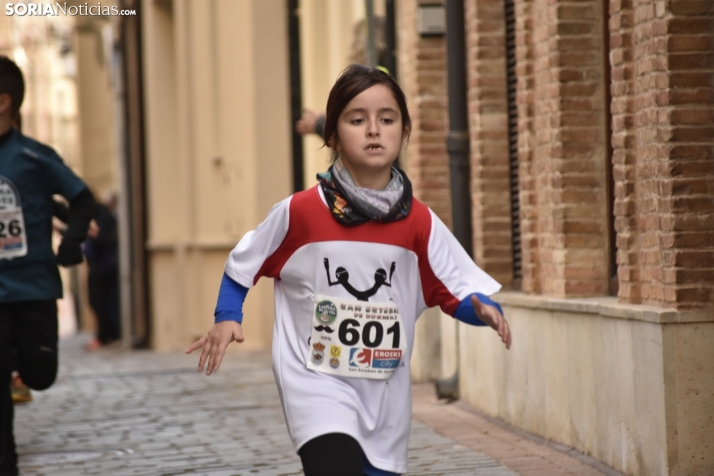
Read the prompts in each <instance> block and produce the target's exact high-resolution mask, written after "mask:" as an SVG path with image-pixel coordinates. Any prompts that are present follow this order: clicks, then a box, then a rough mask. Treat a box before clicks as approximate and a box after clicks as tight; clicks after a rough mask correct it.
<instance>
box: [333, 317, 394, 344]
mask: <svg viewBox="0 0 714 476" xmlns="http://www.w3.org/2000/svg"><path fill="white" fill-rule="evenodd" d="M360 327H361V325H360V322H359V321H358V320H356V319H345V320H344V321H342V323H341V324H340V328H339V330H338V331H337V336H338V338H339V339H340V342H342V344H344V345H350V346H351V345H356V344H357V343H358V342H359V341H360V340H361V341H362V343H363V344H364V346H365V347H369V348H374V347H379V346H380V345H381V344H382V341H383V340H384V337H385V332H384V331H385V327H386V325H385V324H383V323H382V322H379V321H370V322H368V323H367V324H365V325H364V327H362V328H361V329H360ZM386 331H387V332H386V334H387V336H390V335H391V337H392V348H393V349H398V348H399V339H400V338H401V335H400V329H399V322H395V323H394V324H393V325H392V326H391V327H389V328H388V329H386ZM387 338H389V337H387Z"/></svg>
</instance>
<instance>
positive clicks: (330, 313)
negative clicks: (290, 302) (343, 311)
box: [315, 301, 337, 325]
mask: <svg viewBox="0 0 714 476" xmlns="http://www.w3.org/2000/svg"><path fill="white" fill-rule="evenodd" d="M315 317H316V318H317V320H318V321H320V322H321V323H322V324H325V325H329V324H332V323H333V322H335V319H337V306H335V304H334V303H333V302H332V301H320V302H319V303H317V306H315Z"/></svg>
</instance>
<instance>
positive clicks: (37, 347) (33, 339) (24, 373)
mask: <svg viewBox="0 0 714 476" xmlns="http://www.w3.org/2000/svg"><path fill="white" fill-rule="evenodd" d="M57 330H58V329H57V302H56V301H55V300H54V299H52V300H48V301H25V302H10V303H0V474H12V471H13V469H14V468H15V465H16V464H17V454H16V452H15V438H14V435H13V429H12V427H13V421H12V420H13V417H14V409H13V405H12V396H11V392H10V385H9V384H10V375H11V374H12V371H13V370H17V371H19V372H20V377H21V378H22V381H23V382H24V383H25V385H27V386H28V387H30V388H32V389H34V390H44V389H46V388H48V387H49V386H50V385H52V383H53V382H54V381H55V377H56V376H57Z"/></svg>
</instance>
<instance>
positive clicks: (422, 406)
mask: <svg viewBox="0 0 714 476" xmlns="http://www.w3.org/2000/svg"><path fill="white" fill-rule="evenodd" d="M83 342H84V341H83V338H81V337H75V338H71V339H65V340H63V341H62V344H61V363H60V373H59V377H58V380H57V382H56V384H55V385H54V386H53V387H52V388H51V389H49V390H48V391H46V392H34V401H33V402H32V403H30V404H26V405H21V406H18V407H17V412H16V416H15V421H16V423H15V427H16V435H17V441H18V452H19V453H20V465H21V474H22V475H48V476H55V475H57V476H70V475H71V476H74V475H105V476H106V475H112V476H114V475H116V476H124V475H127V476H128V475H146V476H155V475H162V476H164V475H165V476H168V475H182V474H201V475H210V476H229V475H243V476H247V475H253V474H261V475H286V476H287V475H297V474H302V469H301V465H300V461H299V458H298V457H297V456H296V454H295V452H294V450H293V448H292V445H291V443H290V439H289V437H288V434H287V430H286V427H285V422H284V420H283V414H282V410H281V407H280V401H279V398H278V394H277V390H276V386H275V382H274V380H273V375H272V372H271V369H270V358H269V355H267V354H263V353H247V352H246V353H232V354H229V355H228V356H227V358H226V359H225V360H224V362H223V365H222V367H221V370H220V371H219V372H218V373H216V374H214V375H213V376H211V377H205V376H204V375H203V374H198V373H197V372H196V370H195V367H196V362H197V355H192V356H185V355H183V354H180V353H174V354H158V353H152V352H145V351H142V352H131V353H124V352H119V351H111V350H106V351H100V352H96V353H91V354H89V353H85V352H84V350H83V347H82V344H83ZM427 391H428V390H427V388H426V387H425V386H422V387H419V386H417V387H416V391H415V398H417V399H419V398H420V399H421V400H420V402H421V403H420V402H419V401H415V414H417V417H418V416H419V414H422V416H423V421H427V422H429V419H430V418H431V419H433V417H434V415H436V414H443V416H444V418H446V419H447V420H448V419H449V418H450V419H451V421H452V423H451V424H450V425H451V426H452V428H451V430H457V432H458V430H459V425H458V424H456V425H454V423H453V421H459V420H461V421H462V422H463V424H462V425H461V426H462V428H461V435H466V436H468V435H471V436H474V435H475V436H476V437H478V436H479V434H482V433H483V431H479V430H478V429H475V428H471V429H470V430H469V431H468V432H464V431H463V430H464V429H466V428H465V427H466V425H470V424H473V423H469V421H468V418H469V416H463V415H461V416H460V415H459V414H458V412H459V411H462V412H463V410H459V408H458V407H456V406H454V405H449V406H448V407H449V408H450V409H451V410H450V411H449V412H443V411H442V410H440V409H439V407H438V405H443V404H439V403H438V402H435V401H434V402H430V401H429V398H428V397H426V396H424V394H425V393H426V392H427ZM420 395H421V396H420ZM435 412H436V413H435ZM454 412H457V413H454ZM471 418H476V416H475V415H471ZM430 424H431V423H430ZM484 424H485V425H488V423H487V422H486V423H484ZM432 426H435V427H437V428H438V425H433V424H432ZM442 426H443V425H442ZM496 430H497V429H496ZM492 432H493V433H494V435H495V433H496V431H494V430H492ZM442 433H444V432H443V431H442ZM467 433H468V435H467ZM486 433H488V431H486ZM504 434H506V437H505V438H506V439H508V434H507V432H506V433H504ZM512 436H513V438H515V439H514V441H516V440H519V441H520V440H522V439H521V438H519V437H517V435H512ZM457 439H458V435H457ZM474 441H476V440H474V439H473V438H472V439H471V440H470V442H469V441H467V442H466V444H462V442H460V441H457V440H455V439H451V438H448V437H445V436H442V435H440V434H438V433H437V432H436V431H434V430H433V429H431V428H430V427H429V426H427V425H426V424H424V423H421V422H419V421H417V420H415V421H414V423H413V426H412V435H411V440H410V454H409V474H410V475H483V476H513V475H516V474H602V473H599V472H597V471H595V470H594V469H593V468H590V467H586V466H584V468H587V469H589V470H591V471H592V472H589V473H588V472H585V473H583V472H579V471H578V470H577V466H576V467H575V468H576V469H575V471H576V472H571V471H565V469H563V468H564V467H565V466H567V465H568V464H571V465H572V464H577V463H578V461H576V460H570V461H568V460H567V458H568V457H567V456H566V455H564V454H562V453H559V452H554V451H553V450H551V449H549V448H546V447H540V448H541V450H542V451H541V453H542V452H543V451H545V452H546V453H547V451H551V452H553V453H554V454H556V455H559V456H558V457H559V458H561V459H562V458H565V459H564V460H563V459H562V460H561V461H559V462H558V463H557V466H558V468H557V470H556V467H555V466H552V467H548V466H543V465H544V464H545V463H547V462H548V461H549V460H548V458H545V459H544V457H543V454H545V453H543V454H540V455H538V454H536V453H533V452H531V453H532V454H530V456H533V457H534V458H535V460H531V461H530V469H531V470H534V471H535V472H533V471H531V470H529V467H523V468H521V469H525V471H520V470H519V471H518V472H514V471H512V470H511V469H508V468H507V467H506V466H504V465H503V464H501V463H499V462H497V460H496V459H494V458H492V457H490V456H487V455H486V454H484V453H483V452H480V451H477V450H476V449H474V445H473V443H474ZM488 441H490V442H491V443H492V445H491V446H493V442H494V441H497V442H500V443H499V444H498V445H497V446H498V447H497V448H496V449H497V450H498V449H500V450H501V451H502V452H503V451H504V449H506V450H507V449H508V448H507V446H508V445H507V444H506V443H504V440H503V437H502V438H501V439H500V440H499V439H494V438H491V437H488ZM521 446H523V445H521ZM524 451H526V450H523V448H521V450H520V453H519V452H518V451H516V452H513V451H511V452H510V455H511V456H512V457H514V458H517V459H518V461H520V462H523V456H524V454H522V453H523V452H524ZM506 454H509V451H506ZM525 456H529V454H526V455H525ZM536 460H537V461H536ZM550 460H553V458H552V457H551V458H550ZM534 461H535V462H536V463H538V464H537V465H533V462H534ZM551 462H552V461H551ZM571 469H572V468H571Z"/></svg>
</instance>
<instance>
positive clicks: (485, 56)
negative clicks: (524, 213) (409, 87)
mask: <svg viewBox="0 0 714 476" xmlns="http://www.w3.org/2000/svg"><path fill="white" fill-rule="evenodd" d="M465 7H466V12H465V16H466V43H467V62H468V100H469V121H470V124H469V129H470V135H471V145H470V148H471V177H472V180H471V193H472V198H473V207H472V211H473V233H474V236H473V240H474V248H473V249H474V258H475V260H476V263H478V265H479V266H480V267H481V268H482V269H483V270H484V271H486V272H487V273H489V274H490V275H491V276H493V277H494V278H495V279H496V280H497V281H499V282H500V283H501V284H502V285H504V286H509V285H510V284H511V282H512V280H513V260H512V253H513V251H512V247H511V204H510V200H511V198H510V169H509V157H508V97H507V78H506V48H505V44H506V23H505V10H504V7H503V1H502V0H467V1H466V2H465Z"/></svg>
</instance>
